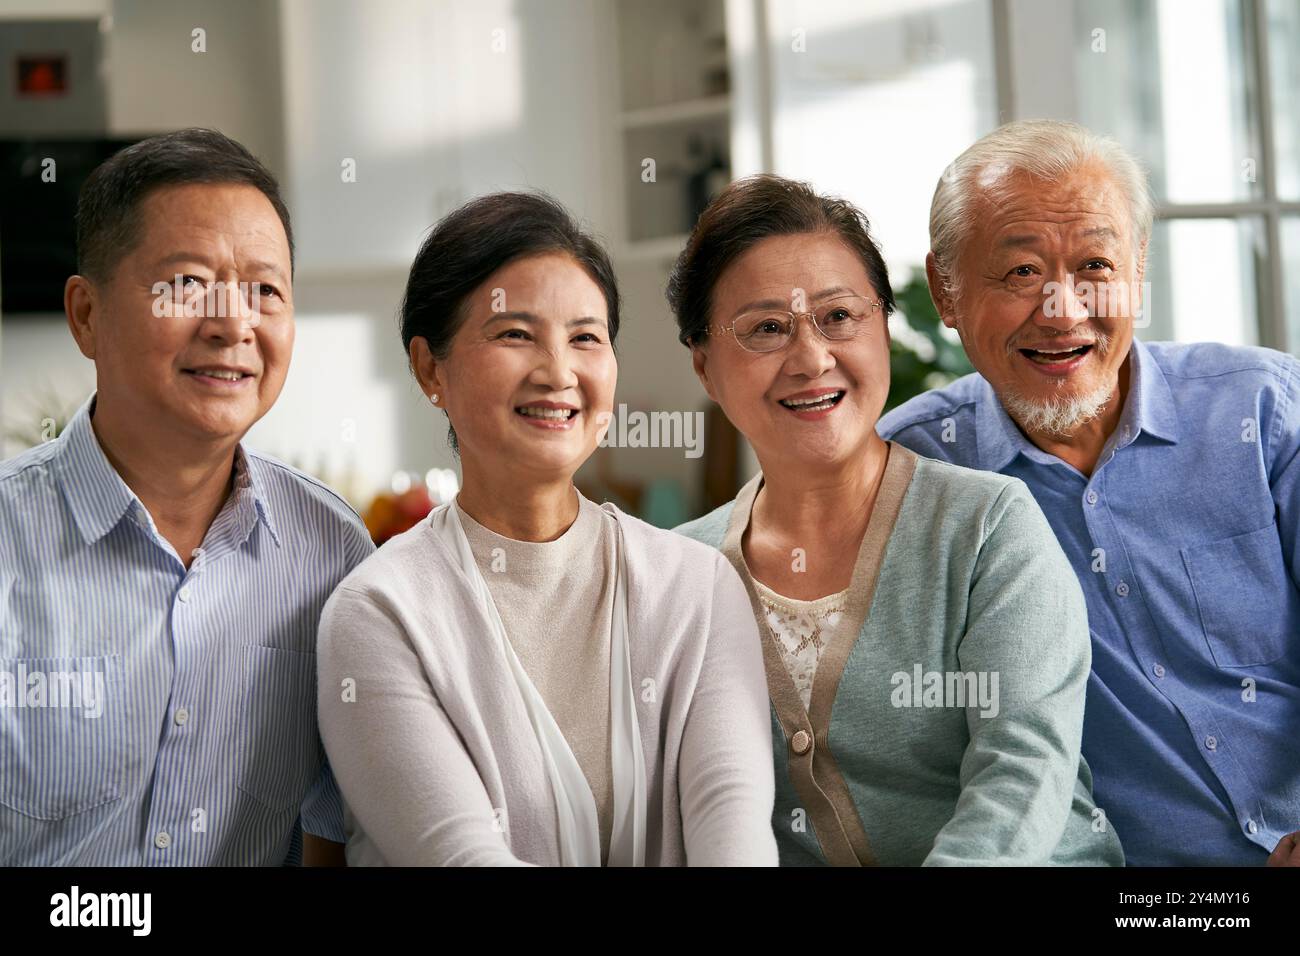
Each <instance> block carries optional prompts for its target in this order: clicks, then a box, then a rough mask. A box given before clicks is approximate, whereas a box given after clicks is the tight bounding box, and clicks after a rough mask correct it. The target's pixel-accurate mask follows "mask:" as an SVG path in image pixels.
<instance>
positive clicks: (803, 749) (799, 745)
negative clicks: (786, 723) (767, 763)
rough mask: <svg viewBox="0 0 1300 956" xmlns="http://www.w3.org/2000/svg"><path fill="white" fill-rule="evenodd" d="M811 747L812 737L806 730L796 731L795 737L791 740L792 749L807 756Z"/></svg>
mask: <svg viewBox="0 0 1300 956" xmlns="http://www.w3.org/2000/svg"><path fill="white" fill-rule="evenodd" d="M811 746H812V737H811V736H809V734H808V731H806V730H796V731H795V734H794V736H793V737H791V738H790V749H791V750H793V751H794V752H795V753H797V754H800V755H803V754H806V753H807V752H808V748H809V747H811Z"/></svg>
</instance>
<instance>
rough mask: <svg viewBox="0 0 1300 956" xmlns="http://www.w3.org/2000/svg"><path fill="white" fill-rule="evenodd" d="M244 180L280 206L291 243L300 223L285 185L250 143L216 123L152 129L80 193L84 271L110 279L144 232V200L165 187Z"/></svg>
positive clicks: (80, 266) (104, 165) (96, 277)
mask: <svg viewBox="0 0 1300 956" xmlns="http://www.w3.org/2000/svg"><path fill="white" fill-rule="evenodd" d="M192 183H209V184H213V185H223V184H241V185H247V186H252V187H253V188H255V189H258V190H260V191H261V193H262V195H264V196H265V197H266V198H267V199H268V200H269V201H270V203H271V205H272V206H273V207H274V208H275V212H276V215H278V216H279V217H280V223H281V224H282V225H283V226H284V235H285V238H286V239H287V240H288V242H289V268H290V271H292V269H293V227H292V226H291V225H290V224H289V210H288V208H287V207H286V206H285V204H284V199H283V198H282V197H281V195H280V185H279V183H277V182H276V179H275V176H273V175H272V174H271V171H270V170H268V169H267V168H266V167H265V166H263V165H262V163H261V162H260V161H259V160H258V159H257V157H256V156H254V155H253V154H252V153H250V152H249V151H248V150H247V149H245V148H244V147H243V146H241V145H240V144H239V143H237V142H235V141H234V140H233V139H231V138H230V137H229V136H226V135H225V134H224V133H220V132H218V131H217V130H214V129H201V128H198V127H192V128H190V129H181V130H176V131H174V132H171V133H162V134H161V135H158V136H150V137H149V138H148V139H143V140H141V141H140V142H138V143H135V144H133V145H131V146H128V147H126V148H125V149H123V150H120V151H118V152H116V153H114V154H113V155H112V156H110V157H109V158H108V159H107V160H105V161H104V162H103V163H101V164H100V165H99V166H98V167H96V169H95V170H94V172H92V173H91V174H90V175H89V176H88V177H86V181H85V183H84V184H82V187H81V193H80V195H79V196H78V198H77V271H78V272H79V273H81V274H82V275H84V276H88V277H90V278H91V279H94V280H96V281H103V280H106V279H107V278H108V276H109V275H110V274H111V273H112V271H113V269H114V267H115V266H116V265H117V264H118V262H119V261H120V260H121V258H122V256H124V255H126V254H127V253H128V252H130V251H131V249H132V248H133V247H134V246H135V244H136V242H137V241H138V240H139V238H140V218H139V215H138V212H139V209H140V204H141V203H142V202H143V201H144V200H145V198H146V197H148V196H149V195H150V194H151V193H152V192H154V191H155V190H157V189H161V188H162V187H164V186H184V185H189V184H192Z"/></svg>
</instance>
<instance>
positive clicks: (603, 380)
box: [413, 253, 618, 477]
mask: <svg viewBox="0 0 1300 956" xmlns="http://www.w3.org/2000/svg"><path fill="white" fill-rule="evenodd" d="M463 308H464V313H465V318H464V322H463V323H462V325H461V327H460V329H459V330H458V331H457V332H456V335H455V337H454V338H453V339H452V344H451V349H450V352H449V354H448V355H447V358H446V359H445V360H443V361H436V362H428V365H429V366H430V369H429V371H430V372H431V373H432V374H431V375H426V374H423V372H422V369H421V365H422V362H421V361H420V360H419V358H418V357H416V369H417V373H419V375H420V381H421V383H422V384H423V385H424V387H425V393H426V394H428V393H434V394H437V395H438V405H439V406H441V407H442V408H445V409H446V410H447V414H448V416H449V417H450V419H451V424H452V427H453V428H455V429H456V439H457V442H458V443H459V445H460V455H461V461H462V464H463V466H464V467H465V468H466V470H467V471H469V472H471V473H475V474H482V473H483V472H484V470H488V471H489V472H490V473H493V474H496V475H517V474H519V473H520V472H521V471H522V472H527V473H531V474H536V475H540V476H545V477H572V475H573V473H574V472H576V471H577V470H578V467H579V466H580V465H581V464H582V463H583V462H584V461H586V460H587V458H589V457H590V456H591V453H592V452H593V451H595V449H596V445H597V444H598V443H599V441H600V439H601V438H602V437H603V435H604V433H605V430H606V429H607V428H608V427H609V418H610V414H611V413H612V410H613V403H614V387H615V385H616V384H617V381H618V363H617V361H616V360H615V358H614V350H613V347H612V345H611V343H610V336H609V313H608V310H607V308H606V305H605V297H604V295H603V294H602V293H601V290H600V287H599V286H598V285H597V284H596V283H595V281H594V280H593V279H592V278H591V276H589V275H588V274H587V272H586V271H585V270H584V269H583V268H582V267H581V266H579V265H578V263H577V262H576V261H575V260H574V259H573V258H572V257H570V256H568V255H565V254H562V253H548V254H544V255H537V256H530V257H528V258H524V259H518V260H516V261H514V262H511V263H508V264H507V265H504V266H502V267H501V268H500V269H498V270H497V271H496V272H494V273H493V274H492V275H490V276H489V277H488V278H487V280H486V281H484V282H483V284H482V285H481V286H479V288H478V289H476V290H475V291H474V292H473V293H471V294H470V296H469V297H468V298H467V299H466V301H465V303H464V306H463ZM417 341H419V342H420V343H421V349H422V351H427V347H425V346H423V341H424V340H423V339H420V340H417ZM414 351H415V345H414V343H413V357H415V356H414ZM426 361H427V360H426Z"/></svg>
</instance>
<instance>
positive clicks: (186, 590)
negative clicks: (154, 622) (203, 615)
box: [176, 584, 190, 601]
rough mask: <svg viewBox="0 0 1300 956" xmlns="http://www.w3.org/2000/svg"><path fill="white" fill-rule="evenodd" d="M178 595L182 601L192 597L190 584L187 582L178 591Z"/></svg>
mask: <svg viewBox="0 0 1300 956" xmlns="http://www.w3.org/2000/svg"><path fill="white" fill-rule="evenodd" d="M176 596H177V597H178V598H180V599H181V600H182V601H188V600H189V599H190V586H189V585H188V584H186V585H185V586H184V587H182V588H181V589H180V591H178V592H177V594H176Z"/></svg>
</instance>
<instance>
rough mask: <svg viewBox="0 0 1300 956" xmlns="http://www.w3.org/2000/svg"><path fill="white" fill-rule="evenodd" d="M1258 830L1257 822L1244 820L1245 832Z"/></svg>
mask: <svg viewBox="0 0 1300 956" xmlns="http://www.w3.org/2000/svg"><path fill="white" fill-rule="evenodd" d="M1258 830H1259V824H1257V823H1256V822H1255V821H1254V820H1247V821H1246V832H1247V833H1255V832H1256V831H1258Z"/></svg>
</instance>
